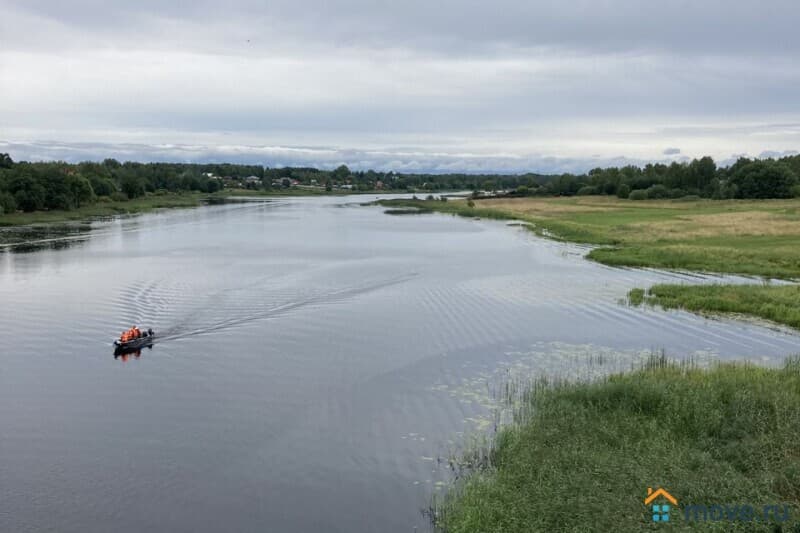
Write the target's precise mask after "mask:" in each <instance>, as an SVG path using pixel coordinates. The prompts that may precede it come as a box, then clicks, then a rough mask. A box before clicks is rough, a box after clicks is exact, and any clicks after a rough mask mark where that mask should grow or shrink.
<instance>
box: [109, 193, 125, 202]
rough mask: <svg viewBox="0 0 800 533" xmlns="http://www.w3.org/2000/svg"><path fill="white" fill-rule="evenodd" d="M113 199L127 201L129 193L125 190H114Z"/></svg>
mask: <svg viewBox="0 0 800 533" xmlns="http://www.w3.org/2000/svg"><path fill="white" fill-rule="evenodd" d="M111 199H112V200H114V201H115V202H126V201H128V195H127V194H125V193H124V192H119V191H114V192H112V193H111Z"/></svg>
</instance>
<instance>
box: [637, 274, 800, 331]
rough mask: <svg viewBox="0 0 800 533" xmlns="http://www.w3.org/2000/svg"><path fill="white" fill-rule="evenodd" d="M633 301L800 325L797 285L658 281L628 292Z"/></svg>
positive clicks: (799, 299) (799, 300)
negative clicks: (708, 283)
mask: <svg viewBox="0 0 800 533" xmlns="http://www.w3.org/2000/svg"><path fill="white" fill-rule="evenodd" d="M628 298H629V300H630V302H631V303H632V304H634V305H640V304H643V303H646V304H650V305H659V306H661V307H663V308H665V309H686V310H688V311H693V312H696V313H720V314H731V313H733V314H744V315H750V316H754V317H759V318H763V319H765V320H770V321H772V322H776V323H778V324H783V325H786V326H790V327H793V328H798V329H800V286H798V285H655V286H653V287H651V288H650V290H648V291H644V290H643V289H634V290H632V291H631V292H630V293H629V294H628Z"/></svg>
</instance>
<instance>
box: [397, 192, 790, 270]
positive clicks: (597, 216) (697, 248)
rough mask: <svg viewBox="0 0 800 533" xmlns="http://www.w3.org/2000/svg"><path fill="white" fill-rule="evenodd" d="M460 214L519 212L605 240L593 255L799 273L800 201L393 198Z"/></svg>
mask: <svg viewBox="0 0 800 533" xmlns="http://www.w3.org/2000/svg"><path fill="white" fill-rule="evenodd" d="M384 205H391V206H393V207H397V206H400V205H408V206H410V205H417V206H420V207H425V208H430V209H434V210H437V211H441V212H447V213H452V214H457V215H462V216H480V217H486V218H498V219H510V218H516V219H520V220H525V221H527V222H531V223H533V224H534V225H535V228H534V229H535V230H536V231H538V232H540V233H545V234H547V235H548V236H550V237H554V238H558V239H562V240H566V241H573V242H581V243H587V244H595V245H600V246H599V247H598V248H596V249H595V250H593V251H592V252H590V253H589V256H588V257H589V258H590V259H593V260H595V261H598V262H601V263H604V264H607V265H614V266H635V267H653V268H667V269H680V270H684V269H685V270H692V271H705V272H722V273H736V274H746V275H754V276H764V277H773V278H800V199H794V200H758V201H736V200H726V201H720V200H697V201H680V200H668V201H641V202H635V201H631V200H619V199H616V198H609V197H597V196H582V197H571V198H510V199H487V200H480V201H477V202H475V207H473V208H470V207H468V206H467V203H466V201H464V200H451V201H448V202H439V201H422V200H419V201H416V202H415V201H413V200H412V201H409V200H390V201H388V202H384Z"/></svg>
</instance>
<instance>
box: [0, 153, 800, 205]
mask: <svg viewBox="0 0 800 533" xmlns="http://www.w3.org/2000/svg"><path fill="white" fill-rule="evenodd" d="M798 176H800V156H788V157H783V158H780V159H748V158H740V159H739V160H738V161H736V162H735V163H734V164H732V165H730V166H728V167H718V166H717V164H716V163H715V162H714V160H713V159H712V158H710V157H702V158H700V159H695V160H692V161H690V162H683V163H678V162H674V163H671V164H669V165H666V164H662V163H654V164H647V165H645V166H643V167H638V166H635V165H629V166H624V167H611V168H596V169H593V170H591V171H589V172H587V173H585V174H561V175H543V174H535V173H527V174H508V175H504V174H468V173H451V174H429V173H397V172H391V171H390V172H380V171H374V170H366V171H351V170H350V169H349V168H348V167H347V166H345V165H340V166H339V167H337V168H335V169H333V170H322V169H317V168H311V167H281V168H266V167H263V166H260V165H237V164H230V163H224V164H197V163H137V162H131V161H128V162H125V163H120V162H119V161H117V160H116V159H106V160H104V161H103V162H88V161H87V162H83V163H77V164H70V163H64V162H37V163H30V162H15V161H13V160H12V159H11V157H10V156H9V155H8V154H0V213H11V212H14V211H17V210H21V211H37V210H42V209H64V210H71V209H76V208H79V207H81V206H82V205H86V204H90V203H92V202H95V201H98V200H100V201H124V200H128V199H132V198H137V197H139V196H144V195H145V194H147V193H154V192H157V191H170V192H179V191H200V192H206V193H213V192H216V191H218V190H220V189H221V188H223V187H248V188H258V189H270V188H274V187H281V188H283V187H291V186H293V185H295V184H300V185H305V186H313V185H316V186H319V187H322V186H324V187H325V188H326V189H328V190H331V189H333V188H343V187H344V188H347V189H352V190H357V191H372V190H394V191H418V190H419V191H445V190H474V191H480V190H488V191H505V192H506V193H507V194H510V195H515V196H527V195H537V196H572V195H613V196H618V197H620V198H630V199H633V200H637V199H648V198H651V199H657V198H680V197H684V196H698V197H703V198H718V199H725V198H790V197H793V196H795V197H797V196H800V179H799V178H798Z"/></svg>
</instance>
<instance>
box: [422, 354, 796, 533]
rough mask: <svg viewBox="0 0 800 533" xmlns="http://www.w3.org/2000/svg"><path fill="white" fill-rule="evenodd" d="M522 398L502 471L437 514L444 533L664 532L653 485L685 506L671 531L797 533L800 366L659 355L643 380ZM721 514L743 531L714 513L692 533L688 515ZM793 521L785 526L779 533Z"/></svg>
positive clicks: (465, 485) (560, 388)
mask: <svg viewBox="0 0 800 533" xmlns="http://www.w3.org/2000/svg"><path fill="white" fill-rule="evenodd" d="M521 397H522V398H523V401H522V405H521V407H522V408H520V409H518V410H517V415H516V416H515V423H513V424H512V425H510V426H509V427H507V428H505V429H502V430H500V433H499V434H498V435H497V438H496V440H495V446H494V448H493V449H492V451H491V453H489V454H488V457H490V458H491V465H488V464H486V463H484V464H479V465H476V468H475V470H473V471H472V472H471V474H470V475H467V476H466V478H465V479H464V480H462V481H461V482H458V483H457V484H456V486H455V487H454V488H453V489H451V490H450V491H449V492H448V493H447V494H446V496H445V497H444V499H443V500H441V501H439V502H437V503H435V505H434V507H433V512H434V517H436V522H437V525H438V526H440V527H441V528H443V529H444V530H445V531H448V532H453V533H461V532H477V531H480V532H501V531H502V532H504V533H508V532H515V531H520V532H523V531H525V532H529V531H642V530H643V529H648V528H649V527H653V526H654V522H653V514H654V512H653V508H652V507H651V506H647V505H645V504H644V499H645V497H646V496H647V488H648V487H653V488H654V489H657V488H658V487H663V488H664V489H666V490H667V491H669V492H670V493H671V495H672V496H673V497H674V498H676V499H677V505H672V509H671V510H670V511H669V513H668V514H669V521H670V523H671V527H670V530H676V529H678V530H684V529H687V530H688V529H692V528H693V526H694V527H698V526H699V527H702V528H703V529H704V530H708V531H781V530H783V531H789V530H791V531H794V529H789V528H793V527H797V524H798V523H799V522H798V520H800V491H798V487H800V444H798V443H800V360H798V359H793V360H790V361H787V363H786V365H785V366H784V367H783V368H781V369H767V368H758V367H755V366H752V365H742V364H722V365H718V366H715V367H713V368H711V369H707V370H703V369H699V368H691V367H688V366H686V365H684V366H678V365H675V364H670V363H668V362H666V361H665V360H664V359H663V358H659V357H654V358H653V359H651V361H650V362H649V364H648V365H646V366H645V368H643V369H641V370H639V371H635V372H632V373H628V374H623V375H616V376H612V377H610V378H608V379H606V380H604V381H600V382H595V383H589V384H587V383H577V384H576V383H573V384H556V385H541V384H534V385H532V386H531V387H530V389H529V390H528V391H527V393H526V394H523V395H521ZM652 503H656V504H660V503H667V504H669V502H668V501H655V502H652ZM714 505H721V506H725V507H724V508H725V509H728V507H727V506H738V507H736V509H737V511H734V512H732V514H731V513H728V516H731V517H733V518H734V520H728V519H722V520H719V519H718V518H719V516H717V514H712V515H711V516H713V519H712V518H709V519H708V520H707V521H703V523H701V524H692V523H691V521H690V520H687V517H686V516H685V515H684V513H685V512H686V511H687V509H688V510H689V516H688V518H689V519H694V520H695V521H700V519H699V518H695V514H694V511H692V510H691V509H700V510H698V515H697V516H699V517H702V514H703V513H702V508H693V507H690V506H707V508H711V507H712V506H714ZM773 505H774V506H777V507H775V508H770V509H772V511H768V512H766V513H765V512H764V509H765V506H773ZM743 506H752V508H753V510H754V512H755V514H754V515H748V514H747V512H745V511H738V510H739V509H743ZM712 512H713V510H712ZM784 513H788V520H786V521H784V522H782V525H783V527H784V528H786V529H776V527H778V526H779V524H778V523H779V522H780V521H781V520H782V519H783V517H784V516H785V514H784ZM748 516H749V519H748ZM762 519H763V520H762ZM759 521H760V522H761V523H759ZM787 526H788V528H787Z"/></svg>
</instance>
